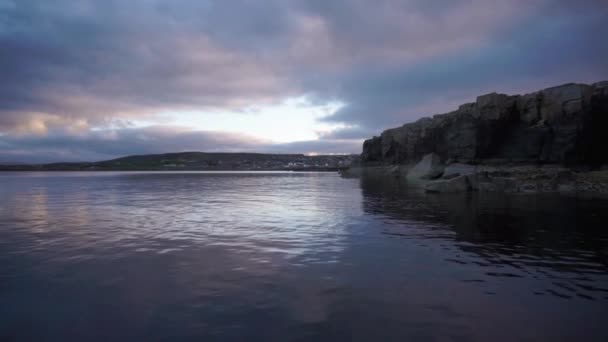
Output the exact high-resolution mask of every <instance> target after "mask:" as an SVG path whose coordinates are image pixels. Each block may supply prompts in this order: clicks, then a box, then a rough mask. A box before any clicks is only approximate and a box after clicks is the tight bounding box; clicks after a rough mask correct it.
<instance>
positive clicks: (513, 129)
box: [361, 81, 608, 167]
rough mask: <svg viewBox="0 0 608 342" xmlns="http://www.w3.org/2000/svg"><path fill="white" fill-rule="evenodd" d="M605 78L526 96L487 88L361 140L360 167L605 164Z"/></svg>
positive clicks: (607, 113) (607, 120)
mask: <svg viewBox="0 0 608 342" xmlns="http://www.w3.org/2000/svg"><path fill="white" fill-rule="evenodd" d="M606 129H608V81H604V82H599V83H595V84H592V85H586V84H574V83H570V84H565V85H562V86H558V87H553V88H548V89H544V90H541V91H538V92H535V93H531V94H526V95H514V96H509V95H504V94H497V93H492V94H487V95H483V96H479V97H478V98H477V100H476V101H475V102H474V103H467V104H464V105H461V106H460V107H459V108H458V110H456V111H453V112H450V113H447V114H440V115H435V116H433V117H432V118H423V119H420V120H418V121H416V122H413V123H409V124H405V125H403V126H401V127H398V128H393V129H389V130H386V131H384V132H383V133H382V134H381V135H380V136H379V137H374V138H372V139H369V140H366V141H365V143H364V144H363V152H362V154H361V162H362V165H364V166H376V165H415V164H416V163H418V162H420V161H421V160H422V158H423V157H424V156H425V155H428V154H431V153H433V154H435V155H436V156H437V157H438V158H439V159H440V160H441V162H442V163H445V164H451V163H456V162H458V163H464V164H504V163H506V162H509V163H524V164H564V165H587V166H593V167H597V166H600V165H602V164H606V163H608V151H607V150H606V148H605V146H608V134H606V133H605V132H604V130H606Z"/></svg>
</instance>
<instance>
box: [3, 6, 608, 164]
mask: <svg viewBox="0 0 608 342" xmlns="http://www.w3.org/2000/svg"><path fill="white" fill-rule="evenodd" d="M606 23H608V4H607V3H606V1H605V0H577V1H571V0H509V1H500V0H496V1H495V0H402V1H398V0H374V1H370V0H331V1H328V0H293V1H289V0H264V1H263V0H234V1H231V0H215V1H210V0H208V1H205V0H173V1H168V0H165V1H161V0H129V1H122V0H78V1H76V0H54V1H48V0H0V162H43V161H57V160H99V159H107V158H112V157H117V156H123V155H129V154H142V153H159V152H174V151H229V152H234V151H258V152H297V153H359V152H360V149H361V144H362V141H363V139H364V138H367V137H371V136H372V135H374V134H376V135H377V134H379V133H380V132H381V131H382V130H383V129H386V128H389V127H393V126H397V125H401V124H403V123H405V122H409V121H413V120H415V119H417V118H420V117H422V116H428V115H432V114H435V113H441V112H446V111H449V110H452V109H454V108H456V107H457V105H458V104H460V103H464V102H470V101H472V100H474V99H475V97H476V96H477V95H480V94H483V93H488V92H492V91H498V92H505V93H510V94H513V93H522V92H529V91H533V90H536V89H540V88H543V87H548V86H552V85H557V84H561V83H567V82H585V83H589V82H597V81H600V80H604V79H608V43H606V39H607V38H606V37H608V25H607V24H606Z"/></svg>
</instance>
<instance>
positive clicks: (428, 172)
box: [407, 153, 443, 180]
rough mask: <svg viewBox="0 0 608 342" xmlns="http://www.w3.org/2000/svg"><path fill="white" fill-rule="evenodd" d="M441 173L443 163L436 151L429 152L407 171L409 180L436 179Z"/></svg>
mask: <svg viewBox="0 0 608 342" xmlns="http://www.w3.org/2000/svg"><path fill="white" fill-rule="evenodd" d="M442 174H443V164H442V163H441V159H440V158H439V156H438V155H437V154H436V153H429V154H427V155H426V156H424V157H423V158H422V160H421V161H419V162H418V164H416V165H415V166H414V167H413V168H412V169H410V171H409V172H408V173H407V178H408V179H409V180H417V179H436V178H439V177H441V175H442Z"/></svg>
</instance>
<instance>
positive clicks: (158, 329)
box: [0, 173, 608, 341]
mask: <svg viewBox="0 0 608 342" xmlns="http://www.w3.org/2000/svg"><path fill="white" fill-rule="evenodd" d="M607 223H608V201H606V200H597V199H595V200H591V199H576V198H572V197H559V196H555V195H551V196H535V195H518V196H488V195H484V196H471V195H456V196H445V195H442V196H437V195H435V196H431V195H425V194H422V193H420V192H418V191H417V190H415V189H410V190H408V189H406V188H399V187H396V186H395V185H394V184H390V183H383V182H378V181H375V182H374V181H370V180H365V179H363V180H360V179H343V178H340V177H339V176H338V175H336V174H331V173H265V174H251V173H249V174H248V173H21V174H19V173H0V340H2V341H28V340H37V341H38V340H40V341H42V340H55V341H73V340H83V341H85V340H86V341H135V340H166V341H182V340H184V341H187V340H193V341H195V340H196V341H213V340H246V341H269V340H276V341H305V340H310V341H346V340H352V341H408V340H409V341H515V340H522V341H562V340H563V341H608V224H607Z"/></svg>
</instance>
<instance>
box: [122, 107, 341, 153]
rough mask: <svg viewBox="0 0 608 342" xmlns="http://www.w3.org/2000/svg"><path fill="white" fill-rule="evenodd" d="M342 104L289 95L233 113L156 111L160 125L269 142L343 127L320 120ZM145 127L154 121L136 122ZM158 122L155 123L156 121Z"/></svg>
mask: <svg viewBox="0 0 608 342" xmlns="http://www.w3.org/2000/svg"><path fill="white" fill-rule="evenodd" d="M342 107H344V103H342V102H339V101H335V102H329V103H325V104H317V103H312V102H311V101H309V100H308V99H307V98H306V97H304V96H303V97H297V98H289V99H287V100H285V101H283V102H282V103H279V104H276V105H270V106H251V107H247V108H244V109H242V110H240V111H234V112H219V111H218V112H206V111H175V112H163V113H159V114H158V116H157V117H158V118H159V120H160V121H161V122H162V124H170V125H175V126H183V127H188V128H190V129H192V130H204V131H223V132H234V133H243V134H247V135H249V136H254V137H258V138H262V139H266V140H270V141H272V142H277V143H288V142H295V141H305V140H316V139H318V137H319V136H318V134H319V133H321V132H329V131H332V130H335V129H338V128H344V127H345V126H344V125H342V124H331V123H325V122H321V121H320V120H319V119H321V118H323V117H325V116H328V115H331V114H333V113H335V112H336V111H338V110H339V109H340V108H342ZM133 123H134V124H135V125H136V126H140V127H145V126H149V125H151V124H155V123H153V122H144V121H136V122H133ZM156 123H158V122H156Z"/></svg>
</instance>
